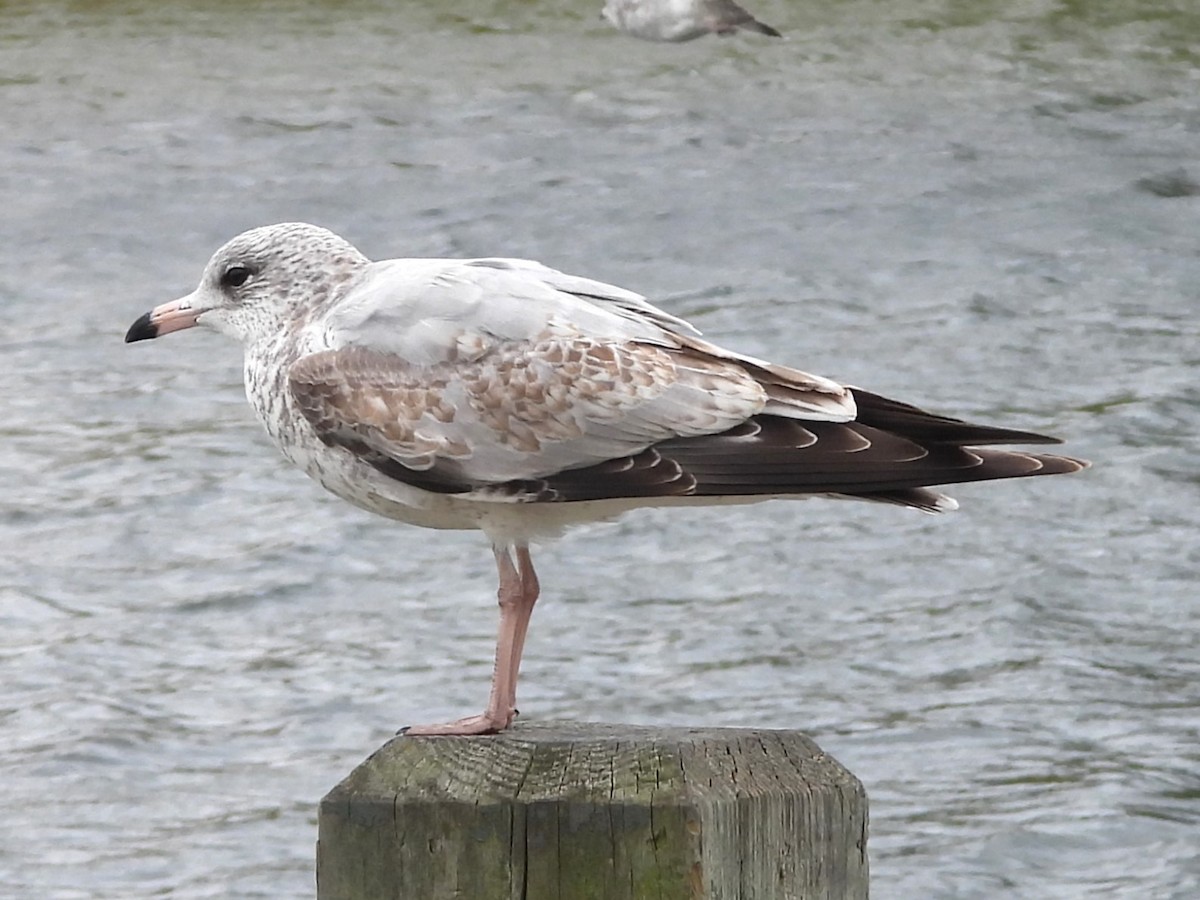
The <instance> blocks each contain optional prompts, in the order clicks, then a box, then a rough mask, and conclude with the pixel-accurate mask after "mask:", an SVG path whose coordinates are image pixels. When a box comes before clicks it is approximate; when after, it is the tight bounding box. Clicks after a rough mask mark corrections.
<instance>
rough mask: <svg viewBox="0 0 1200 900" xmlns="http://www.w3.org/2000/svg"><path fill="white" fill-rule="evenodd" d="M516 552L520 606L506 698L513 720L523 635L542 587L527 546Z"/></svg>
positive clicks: (522, 545)
mask: <svg viewBox="0 0 1200 900" xmlns="http://www.w3.org/2000/svg"><path fill="white" fill-rule="evenodd" d="M516 550H517V572H518V573H519V574H520V576H521V605H520V607H519V609H518V618H517V622H516V633H515V640H514V641H513V653H512V659H511V660H510V663H509V664H510V666H511V667H512V671H511V672H510V674H509V684H510V685H511V688H512V692H511V693H510V694H509V697H508V706H509V709H511V710H512V711H513V717H514V718H515V717H516V714H517V675H518V674H519V673H520V671H521V657H522V655H523V654H524V653H525V633H526V632H527V631H529V618H530V617H531V616H532V615H533V605H534V604H535V603H537V600H538V595H539V594H540V593H541V591H542V587H541V585H540V584H539V583H538V577H537V572H535V571H534V570H533V560H532V559H531V558H530V556H529V547H528V545H526V544H518V545H517V548H516Z"/></svg>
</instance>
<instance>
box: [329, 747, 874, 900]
mask: <svg viewBox="0 0 1200 900" xmlns="http://www.w3.org/2000/svg"><path fill="white" fill-rule="evenodd" d="M866 837H867V798H866V794H865V792H864V791H863V787H862V785H861V784H860V783H859V781H858V780H857V779H856V778H855V777H854V776H853V775H851V774H850V773H849V772H848V771H846V769H844V768H843V767H842V766H841V765H840V764H838V762H837V761H836V760H834V759H832V758H831V757H829V756H826V755H825V754H824V753H823V752H822V751H821V749H820V748H819V747H818V746H817V745H816V744H814V743H813V742H812V741H811V740H809V739H808V738H807V737H805V736H804V735H802V734H800V733H798V732H792V731H762V730H750V729H735V728H649V727H635V726H626V725H591V724H574V723H542V724H527V723H521V724H518V725H517V726H516V727H514V728H512V729H510V730H509V731H507V732H505V733H503V734H500V735H495V736H490V737H473V738H446V737H435V738H416V737H399V738H396V739H394V740H392V741H390V742H389V743H388V744H386V745H384V747H382V748H381V749H380V750H379V751H377V752H376V753H375V754H374V755H373V756H371V757H370V758H369V759H368V760H366V762H364V763H363V764H362V765H360V766H359V767H358V768H357V769H355V770H354V772H352V773H351V774H350V775H349V776H348V777H347V778H346V780H345V781H343V782H342V783H341V784H339V785H338V786H337V787H335V788H334V789H333V790H332V791H330V793H329V794H328V796H326V797H325V798H324V800H322V802H321V808H320V825H319V841H318V847H317V885H318V891H317V896H318V898H319V900H442V898H456V900H493V898H495V900H593V898H594V900H649V898H653V900H677V898H678V900H683V898H687V900H800V898H804V900H844V898H855V900H857V898H865V897H866V896H867V853H866Z"/></svg>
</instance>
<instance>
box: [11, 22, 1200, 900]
mask: <svg viewBox="0 0 1200 900" xmlns="http://www.w3.org/2000/svg"><path fill="white" fill-rule="evenodd" d="M598 6H599V3H598V2H582V0H576V2H570V3H566V2H564V3H548V2H539V3H533V2H484V0H464V2H458V3H455V4H453V5H451V4H444V3H439V2H434V0H427V2H423V3H416V2H410V3H399V2H396V3H390V4H384V3H368V2H363V3H357V2H355V3H344V4H343V3H338V4H334V3H316V2H287V3H285V2H275V3H270V2H262V3H240V2H239V3H234V2H208V3H200V2H196V3H190V4H184V3H151V2H143V3H136V2H108V3H66V2H43V3H36V4H34V3H2V4H0V205H2V209H0V344H2V350H0V352H2V359H3V362H2V363H0V366H2V370H3V380H2V381H0V384H2V386H3V392H2V396H3V406H2V407H0V409H2V410H3V417H2V419H0V472H2V474H0V479H2V481H0V484H2V497H0V548H2V551H0V566H2V568H0V896H3V897H5V898H8V897H12V898H26V897H30V898H131V897H149V896H169V897H179V898H201V897H264V898H292V897H311V896H312V895H313V892H314V888H313V874H312V865H313V847H314V841H315V824H316V804H317V801H318V799H319V798H320V797H321V795H322V794H323V793H324V792H325V791H326V790H328V789H329V788H330V787H332V785H333V784H334V783H336V782H337V781H338V780H339V779H340V778H341V777H342V776H343V775H345V774H346V773H347V772H348V771H349V770H350V769H351V768H352V767H353V766H354V765H355V764H357V763H358V762H359V761H360V760H361V759H362V758H363V757H365V756H366V755H367V754H368V753H369V752H371V751H372V750H373V749H374V748H375V747H377V746H378V745H379V744H380V743H382V742H383V741H384V740H385V739H387V738H388V737H389V736H390V735H391V734H392V732H393V731H394V730H395V728H396V727H398V726H400V725H402V724H404V723H406V722H413V721H424V720H430V719H436V718H441V717H449V716H456V715H461V714H465V713H469V712H474V711H476V710H477V709H478V708H479V707H480V706H481V704H482V702H483V700H484V696H485V692H486V682H487V678H488V675H489V672H490V654H491V649H492V640H493V632H494V623H495V611H494V602H493V591H494V572H493V566H492V562H491V557H490V553H489V552H488V550H487V548H486V546H485V545H484V543H483V541H482V540H481V538H480V536H479V535H476V534H469V533H462V534H458V533H434V532H425V531H420V530H417V529H413V528H408V527H404V526H399V525H395V524H393V523H390V522H387V521H384V520H381V519H374V518H371V517H369V516H368V515H366V514H365V513H361V512H359V511H356V510H354V509H352V508H350V507H349V506H347V505H345V504H343V503H341V502H340V501H338V500H336V499H335V498H333V497H331V496H326V495H324V494H323V493H322V492H321V490H320V489H319V488H318V487H317V486H316V485H315V484H313V483H310V482H309V481H307V480H306V479H305V478H304V476H303V475H302V474H300V473H299V472H298V471H294V470H292V469H291V468H289V467H288V466H287V465H286V464H284V463H283V462H282V460H281V459H279V458H278V456H277V454H276V453H275V451H274V450H273V449H272V448H271V447H270V446H269V445H268V443H267V441H266V438H265V436H264V435H263V434H261V433H260V428H259V426H258V425H257V423H255V422H254V421H253V419H252V415H251V412H250V410H249V408H248V407H247V406H246V404H245V401H244V399H243V396H242V391H241V386H240V356H239V351H238V349H237V348H236V347H234V346H232V345H230V344H227V343H226V342H224V340H223V339H221V338H219V337H217V336H215V335H210V334H202V333H197V332H189V333H184V334H179V335H171V336H169V337H168V338H166V339H164V340H162V341H157V342H151V343H147V344H140V345H136V346H126V345H124V344H122V342H121V338H122V335H123V333H124V330H125V328H126V327H127V326H128V325H129V323H130V322H132V320H133V319H134V318H135V317H136V316H138V315H139V314H140V313H142V312H143V311H144V310H146V309H147V308H149V307H150V306H151V305H153V304H156V303H159V302H162V301H164V300H167V299H171V298H173V297H175V296H178V295H180V294H182V293H184V292H186V291H188V290H190V289H191V288H192V287H193V285H194V284H195V282H196V280H197V279H198V277H199V273H200V270H201V268H202V266H203V264H204V263H205V261H206V260H207V258H208V256H209V255H210V253H211V252H212V251H213V250H214V249H215V248H216V247H217V246H218V245H219V244H221V243H222V242H223V241H224V240H226V239H227V238H229V237H231V236H232V235H234V234H235V233H237V232H239V231H241V230H242V229H244V228H247V227H251V226H254V225H259V224H264V223H268V222H274V221H280V220H288V219H303V220H311V221H315V222H318V223H321V224H324V225H326V226H329V227H331V228H333V229H335V230H337V231H339V232H340V233H342V234H344V235H345V236H346V237H348V238H349V239H351V240H352V241H353V242H354V243H356V244H357V245H358V246H359V247H360V248H362V249H363V250H364V251H365V252H367V253H368V254H369V255H371V256H373V257H375V258H383V257H388V256H397V255H409V256H421V255H496V254H503V255H512V256H528V257H533V258H537V259H541V260H543V261H545V262H547V263H550V264H552V265H555V266H557V267H559V268H563V269H566V270H567V271H575V272H579V273H583V274H588V275H591V276H593V277H598V278H602V279H607V280H610V281H613V282H615V283H618V284H622V285H626V286H629V287H632V288H635V289H638V290H641V291H643V292H645V293H647V294H648V295H650V296H651V297H653V298H654V299H655V300H656V301H658V302H660V303H661V304H662V305H663V306H665V307H666V308H667V309H669V310H671V311H672V312H675V313H678V314H681V315H684V316H687V317H689V318H690V319H692V320H693V321H694V322H695V323H696V324H697V325H698V326H699V327H700V328H702V329H703V330H704V331H705V332H706V334H707V335H708V336H710V337H711V338H713V339H715V340H717V341H719V342H722V343H725V344H728V345H730V346H732V347H735V348H737V349H739V350H742V351H746V352H750V353H754V354H758V355H761V356H766V357H771V358H776V359H779V360H780V361H783V362H787V363H791V364H793V365H797V366H800V367H803V368H807V369H810V370H812V371H816V372H820V373H823V374H826V375H830V376H834V377H838V378H841V379H844V380H847V381H850V382H852V383H855V384H861V385H863V386H866V387H870V388H872V389H875V390H878V391H881V392H884V393H888V394H891V395H894V396H897V397H900V398H903V399H908V400H910V401H915V402H919V403H922V404H925V405H927V406H930V407H933V408H936V409H938V410H942V411H946V412H951V413H954V414H958V415H963V416H967V417H975V418H979V419H984V420H990V421H995V422H998V423H1001V424H1009V425H1014V426H1023V427H1032V428H1039V429H1045V430H1048V431H1051V432H1053V433H1056V434H1060V435H1063V436H1066V437H1069V439H1070V443H1069V445H1068V451H1069V452H1073V453H1075V454H1078V455H1081V456H1086V457H1089V458H1091V459H1093V460H1094V461H1095V462H1096V466H1095V468H1093V469H1092V470H1090V471H1089V472H1087V473H1085V474H1083V475H1081V476H1073V477H1070V478H1055V479H1046V480H1044V481H1043V480H1036V481H1027V482H1010V483H1006V484H991V485H976V486H969V487H963V488H960V489H957V490H956V491H955V492H954V493H955V494H956V496H957V497H958V498H959V499H960V500H961V501H962V503H963V509H962V510H961V511H959V512H957V513H954V514H952V515H948V516H942V517H929V516H922V515H917V514H913V513H909V512H907V511H904V510H899V509H893V508H885V507H872V506H868V505H858V504H850V503H833V502H828V501H809V502H805V503H775V504H766V505H760V506H755V507H747V508H735V509H722V510H708V511H699V512H687V513H683V512H666V511H652V512H643V513H639V514H633V515H629V516H627V517H626V518H625V519H623V520H622V521H621V522H620V523H619V524H616V525H610V526H597V527H594V528H585V529H581V530H580V531H577V532H574V533H572V534H571V535H570V536H568V537H567V538H566V539H564V540H562V541H560V542H558V543H556V544H553V545H551V546H549V547H546V548H542V549H540V550H538V551H536V553H535V559H536V560H537V562H538V564H539V570H540V573H541V575H542V581H543V585H544V588H545V593H544V600H543V603H542V604H541V605H539V608H538V611H537V614H536V616H535V618H534V622H533V627H532V630H531V636H530V640H529V645H528V648H527V654H526V664H525V667H524V677H523V681H522V692H521V708H522V711H523V713H524V715H525V716H526V717H527V718H531V719H547V718H564V719H576V720H602V721H612V722H617V721H624V722H636V723H663V724H668V723H670V724H712V725H745V726H767V727H775V728H800V729H803V730H805V731H807V732H808V733H810V734H811V735H813V736H814V737H815V738H816V739H817V740H818V741H819V742H820V743H821V744H822V746H823V747H824V748H825V749H826V750H827V751H828V752H830V753H832V754H833V755H835V756H836V757H837V758H839V759H840V760H841V761H842V762H843V763H845V764H846V765H847V766H848V767H849V768H850V769H851V770H853V771H854V772H855V773H856V774H857V775H858V776H859V777H860V778H861V779H862V780H863V782H864V783H865V785H866V787H867V789H868V791H869V794H870V798H871V836H870V854H871V865H872V872H873V879H872V892H873V896H875V897H878V898H916V897H921V898H976V897H979V898H990V897H1029V898H1074V897H1118V898H1130V900H1132V898H1190V897H1195V896H1200V687H1198V683H1197V680H1198V678H1200V659H1198V657H1200V651H1198V643H1200V640H1198V639H1200V613H1198V609H1200V603H1198V602H1197V593H1198V590H1197V582H1196V576H1197V563H1198V561H1200V550H1198V548H1197V535H1198V531H1197V526H1198V525H1200V513H1198V511H1197V510H1198V506H1200V503H1198V501H1200V477H1198V471H1197V465H1196V450H1195V448H1196V433H1197V425H1198V423H1200V409H1198V404H1200V389H1198V387H1197V377H1198V374H1200V342H1198V340H1197V338H1198V335H1200V325H1198V324H1197V310H1198V307H1200V237H1198V235H1200V197H1198V196H1197V193H1198V192H1200V187H1197V181H1200V55H1198V53H1197V49H1196V48H1197V45H1198V42H1200V11H1198V10H1197V7H1196V6H1195V5H1194V4H1192V3H1190V2H1179V3H1174V4H1172V3H1161V2H1160V3H1151V2H1140V3H1139V2H1129V0H1124V2H1122V0H1111V2H1105V3H1094V4H1091V3H1076V2H1049V0H1027V2H1016V3H1011V2H1004V3H1000V2H994V3H993V2H985V0H979V2H951V0H942V2H933V0H892V2H889V3H874V2H867V0H846V2H840V3H825V2H820V3H819V2H816V0H812V2H783V0H756V2H754V3H753V4H752V6H753V8H754V10H755V12H757V13H758V14H759V15H760V17H761V18H763V19H764V20H766V21H768V22H771V23H772V24H774V25H776V26H777V27H779V28H780V29H782V30H784V31H785V32H786V33H787V35H788V37H787V40H786V41H769V40H767V39H762V38H756V37H752V36H744V37H739V38H735V39H729V40H717V39H708V40H704V41H698V42H695V43H693V44H688V45H684V46H660V45H652V44H646V43H641V42H638V41H635V40H633V39H630V38H627V37H625V36H623V35H620V34H617V33H615V32H613V31H611V30H609V29H607V28H606V26H604V25H603V24H602V23H601V22H600V21H599V20H598V19H597V18H596V12H597V7H598Z"/></svg>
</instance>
